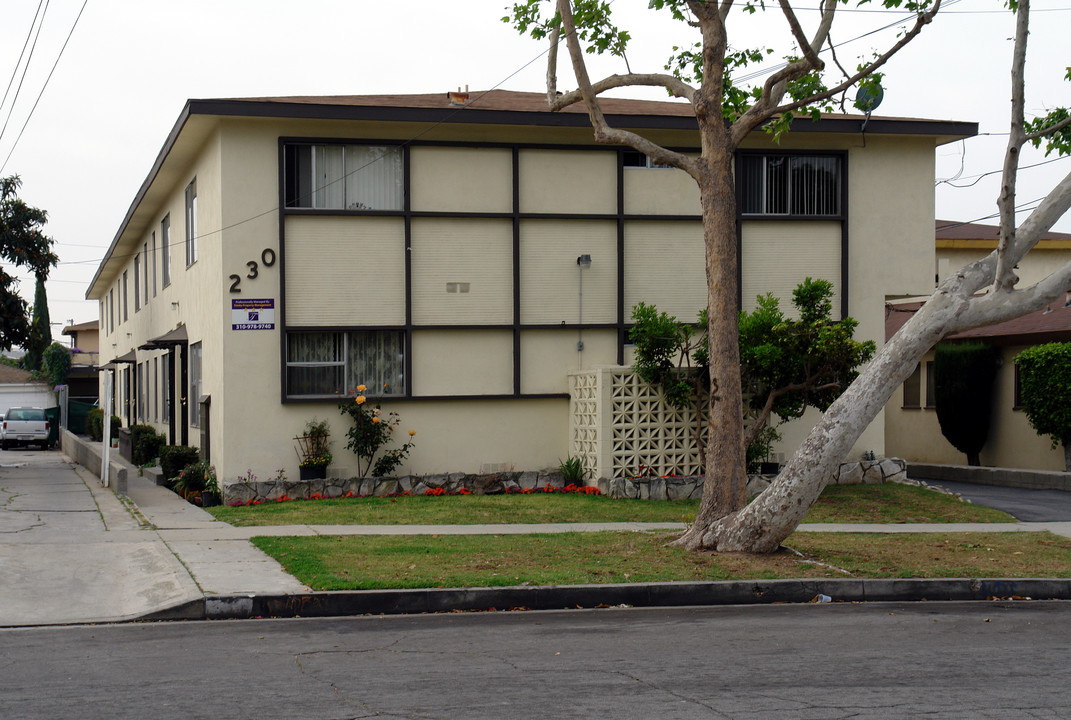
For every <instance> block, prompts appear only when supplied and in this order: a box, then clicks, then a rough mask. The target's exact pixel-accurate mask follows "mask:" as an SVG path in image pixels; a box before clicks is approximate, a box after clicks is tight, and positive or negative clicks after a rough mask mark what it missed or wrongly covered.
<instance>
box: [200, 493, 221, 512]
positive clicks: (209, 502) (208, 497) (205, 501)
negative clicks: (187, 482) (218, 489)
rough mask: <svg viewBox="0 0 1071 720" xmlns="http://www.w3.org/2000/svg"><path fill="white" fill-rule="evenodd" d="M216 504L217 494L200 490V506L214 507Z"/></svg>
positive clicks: (217, 501) (217, 502) (217, 503)
mask: <svg viewBox="0 0 1071 720" xmlns="http://www.w3.org/2000/svg"><path fill="white" fill-rule="evenodd" d="M216 505H219V495H217V494H216V493H214V492H208V491H207V490H203V491H202V492H201V507H203V508H206V507H215V506H216Z"/></svg>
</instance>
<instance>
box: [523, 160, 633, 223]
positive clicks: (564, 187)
mask: <svg viewBox="0 0 1071 720" xmlns="http://www.w3.org/2000/svg"><path fill="white" fill-rule="evenodd" d="M519 165H520V190H521V212H523V213H587V214H594V213H607V214H610V213H616V212H617V156H616V154H615V153H612V152H599V151H592V152H585V151H581V150H571V151H562V150H534V149H524V150H521V151H520V157H519Z"/></svg>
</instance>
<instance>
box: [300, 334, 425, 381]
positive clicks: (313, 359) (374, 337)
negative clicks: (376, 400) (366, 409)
mask: <svg viewBox="0 0 1071 720" xmlns="http://www.w3.org/2000/svg"><path fill="white" fill-rule="evenodd" d="M359 385H364V386H365V388H366V390H365V394H366V395H370V396H383V395H404V394H405V337H404V335H403V333H402V332H400V331H397V330H351V331H349V332H291V333H287V336H286V394H287V396H289V397H309V396H312V397H315V396H335V395H345V394H347V393H348V392H350V391H351V390H353V389H354V388H356V387H358V386H359Z"/></svg>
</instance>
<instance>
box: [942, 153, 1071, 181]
mask: <svg viewBox="0 0 1071 720" xmlns="http://www.w3.org/2000/svg"><path fill="white" fill-rule="evenodd" d="M1068 158H1071V155H1063V156H1061V157H1054V158H1052V159H1050V160H1043V161H1041V162H1039V163H1034V164H1033V165H1022V166H1021V167H1019V168H1018V169H1019V170H1029V169H1030V168H1036V167H1040V166H1041V165H1048V164H1049V163H1054V162H1056V161H1057V160H1067V159H1068ZM1002 172H1004V171H1003V170H990V171H989V172H985V173H982V174H981V175H968V176H967V177H966V178H959V177H954V178H949V179H948V180H938V181H937V182H936V183H934V185H935V186H938V185H948V186H949V187H954V188H959V189H965V188H969V187H974V186H975V185H977V184H978V183H979V182H981V180H982V178H984V177H989V176H990V175H999V174H1000V173H1002ZM970 178H975V181H974V182H972V183H970V184H968V185H956V184H954V183H953V182H952V181H953V180H962V179H968V180H969V179H970Z"/></svg>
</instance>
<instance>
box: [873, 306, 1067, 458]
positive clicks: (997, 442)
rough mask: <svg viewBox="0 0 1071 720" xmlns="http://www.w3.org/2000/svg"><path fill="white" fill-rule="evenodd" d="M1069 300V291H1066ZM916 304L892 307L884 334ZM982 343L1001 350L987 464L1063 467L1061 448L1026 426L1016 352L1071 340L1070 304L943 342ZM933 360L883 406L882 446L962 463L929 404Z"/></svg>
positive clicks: (926, 361) (907, 455)
mask: <svg viewBox="0 0 1071 720" xmlns="http://www.w3.org/2000/svg"><path fill="white" fill-rule="evenodd" d="M1069 299H1071V295H1069ZM920 305H921V303H917V302H914V303H901V304H896V305H891V306H890V309H889V314H888V321H887V324H886V335H887V336H888V337H892V336H893V334H894V333H895V332H896V331H897V330H899V329H900V327H901V326H903V324H904V323H906V322H907V321H908V319H909V318H910V317H911V315H912V314H913V313H914V312H915V311H916V310H918V308H919V306H920ZM967 341H973V342H982V343H986V344H988V345H993V346H995V347H997V348H999V349H1000V357H1001V364H1000V369H999V370H998V371H997V378H996V381H995V386H994V388H993V409H992V419H991V421H990V426H989V437H988V440H987V441H986V445H985V447H983V448H982V451H981V453H980V455H979V458H980V460H981V463H982V465H986V466H991V467H1011V468H1027V469H1032V470H1063V469H1064V454H1063V449H1062V448H1061V447H1057V448H1055V449H1053V448H1052V442H1051V440H1050V439H1049V438H1048V437H1041V436H1039V435H1038V434H1037V432H1035V431H1034V429H1033V428H1032V427H1030V421H1029V420H1028V419H1027V418H1026V415H1025V414H1024V413H1023V412H1022V409H1021V403H1020V400H1019V371H1018V368H1017V367H1016V366H1015V362H1014V360H1015V356H1016V355H1018V354H1019V353H1020V352H1022V351H1023V350H1024V349H1026V348H1028V347H1030V346H1032V345H1039V344H1041V343H1048V342H1068V341H1071V302H1069V303H1068V304H1067V305H1065V304H1063V303H1059V304H1057V305H1054V306H1050V307H1048V308H1046V309H1044V310H1039V311H1038V312H1034V313H1030V314H1029V315H1024V316H1023V317H1021V318H1018V319H1016V320H1009V321H1008V322H1004V323H999V324H997V325H989V326H987V327H981V328H975V329H973V330H968V331H966V332H962V333H958V334H956V335H951V336H949V337H948V338H946V339H945V340H943V341H942V342H953V343H954V342H967ZM933 367H934V360H933V351H932V350H931V351H930V352H929V353H927V354H926V356H925V357H924V358H923V360H922V361H921V362H920V363H919V365H918V366H916V368H915V371H914V373H912V375H911V377H909V378H908V379H907V381H906V382H905V383H904V385H903V388H902V392H901V393H897V394H895V395H893V397H892V398H891V399H890V400H889V402H888V404H887V405H886V406H885V450H886V452H887V453H888V454H890V455H895V456H897V457H902V458H905V459H906V460H909V461H911V460H913V461H916V462H925V463H944V464H950V465H966V464H967V458H966V456H965V455H964V454H963V453H961V452H960V451H958V450H956V448H954V447H953V446H952V445H951V444H950V443H949V442H948V440H946V439H945V437H944V435H942V434H941V426H940V424H939V423H938V422H937V412H936V406H935V403H934V370H933Z"/></svg>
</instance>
